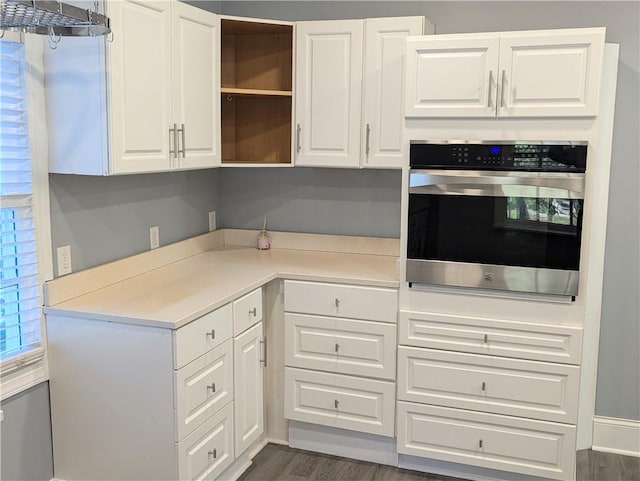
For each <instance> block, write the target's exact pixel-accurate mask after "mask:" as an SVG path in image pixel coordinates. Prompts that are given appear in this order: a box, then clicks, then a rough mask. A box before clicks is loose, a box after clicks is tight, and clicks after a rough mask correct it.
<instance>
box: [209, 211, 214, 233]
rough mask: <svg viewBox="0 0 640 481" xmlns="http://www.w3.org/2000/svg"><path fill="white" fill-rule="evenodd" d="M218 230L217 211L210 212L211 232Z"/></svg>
mask: <svg viewBox="0 0 640 481" xmlns="http://www.w3.org/2000/svg"><path fill="white" fill-rule="evenodd" d="M214 230H216V211H215V210H212V211H211V212H209V232H211V231H214Z"/></svg>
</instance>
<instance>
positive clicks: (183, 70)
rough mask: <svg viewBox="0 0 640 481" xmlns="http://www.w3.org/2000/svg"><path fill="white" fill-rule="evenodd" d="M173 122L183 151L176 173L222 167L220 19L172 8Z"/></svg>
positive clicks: (191, 9) (177, 5)
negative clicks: (184, 170) (181, 170)
mask: <svg viewBox="0 0 640 481" xmlns="http://www.w3.org/2000/svg"><path fill="white" fill-rule="evenodd" d="M172 25H173V63H172V64H173V77H172V78H173V91H174V96H173V122H175V123H176V127H177V129H178V130H179V132H178V133H179V134H180V135H179V139H178V141H179V146H180V149H179V150H180V151H179V152H178V155H177V162H174V167H175V168H180V169H197V168H202V167H212V166H214V165H217V164H219V162H220V135H219V134H218V133H217V132H218V131H219V129H220V120H219V119H220V106H219V102H220V95H219V94H218V84H219V79H220V18H219V17H218V16H217V15H213V14H210V13H208V12H204V11H203V10H201V9H199V8H195V7H192V6H190V5H187V4H186V3H182V2H176V3H174V4H173V22H172Z"/></svg>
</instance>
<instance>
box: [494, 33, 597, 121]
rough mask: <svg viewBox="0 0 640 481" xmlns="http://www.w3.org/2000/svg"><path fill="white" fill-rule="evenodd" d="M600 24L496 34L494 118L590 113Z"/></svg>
mask: <svg viewBox="0 0 640 481" xmlns="http://www.w3.org/2000/svg"><path fill="white" fill-rule="evenodd" d="M604 39H605V30H604V28H596V29H585V30H584V31H582V32H581V31H579V30H569V31H566V32H562V31H559V32H557V33H555V32H553V31H550V32H547V33H544V34H540V33H536V32H531V34H528V35H518V36H513V37H504V38H500V68H501V73H500V80H499V82H500V83H499V87H498V89H499V91H500V95H499V104H498V115H499V116H519V117H544V116H567V117H573V116H595V115H596V114H597V112H598V102H599V95H598V94H599V91H600V79H601V76H602V57H603V51H604Z"/></svg>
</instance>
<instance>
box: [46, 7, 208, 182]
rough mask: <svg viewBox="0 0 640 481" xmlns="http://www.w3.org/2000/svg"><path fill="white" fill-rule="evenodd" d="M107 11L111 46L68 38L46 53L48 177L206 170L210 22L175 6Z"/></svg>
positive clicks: (192, 10)
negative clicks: (55, 174)
mask: <svg viewBox="0 0 640 481" xmlns="http://www.w3.org/2000/svg"><path fill="white" fill-rule="evenodd" d="M107 7H108V8H107V11H106V13H107V14H108V15H109V17H110V20H111V28H112V31H113V37H112V41H108V40H107V39H105V38H104V37H100V38H84V39H68V40H67V41H64V42H61V43H60V45H59V47H58V48H57V49H56V50H54V51H48V52H47V53H46V59H45V61H46V66H45V72H46V93H47V115H48V125H49V129H50V133H49V144H50V145H49V154H50V163H49V171H50V172H55V173H69V174H88V175H112V174H128V173H141V172H160V171H168V170H172V169H192V168H202V167H214V166H216V165H217V164H218V163H219V152H220V147H219V142H220V140H219V137H220V136H219V128H220V127H219V118H220V109H219V97H218V95H217V92H218V85H219V62H220V55H219V49H220V47H219V38H220V29H219V26H220V23H219V22H220V20H219V17H218V16H217V15H215V14H213V13H210V12H207V11H205V10H201V9H199V8H196V7H192V6H190V5H186V4H184V3H181V2H178V1H144V2H143V1H135V0H122V1H117V2H108V4H107ZM76 40H78V41H76Z"/></svg>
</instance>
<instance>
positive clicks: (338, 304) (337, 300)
mask: <svg viewBox="0 0 640 481" xmlns="http://www.w3.org/2000/svg"><path fill="white" fill-rule="evenodd" d="M338 307H340V299H338V298H337V297H336V308H338Z"/></svg>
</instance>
